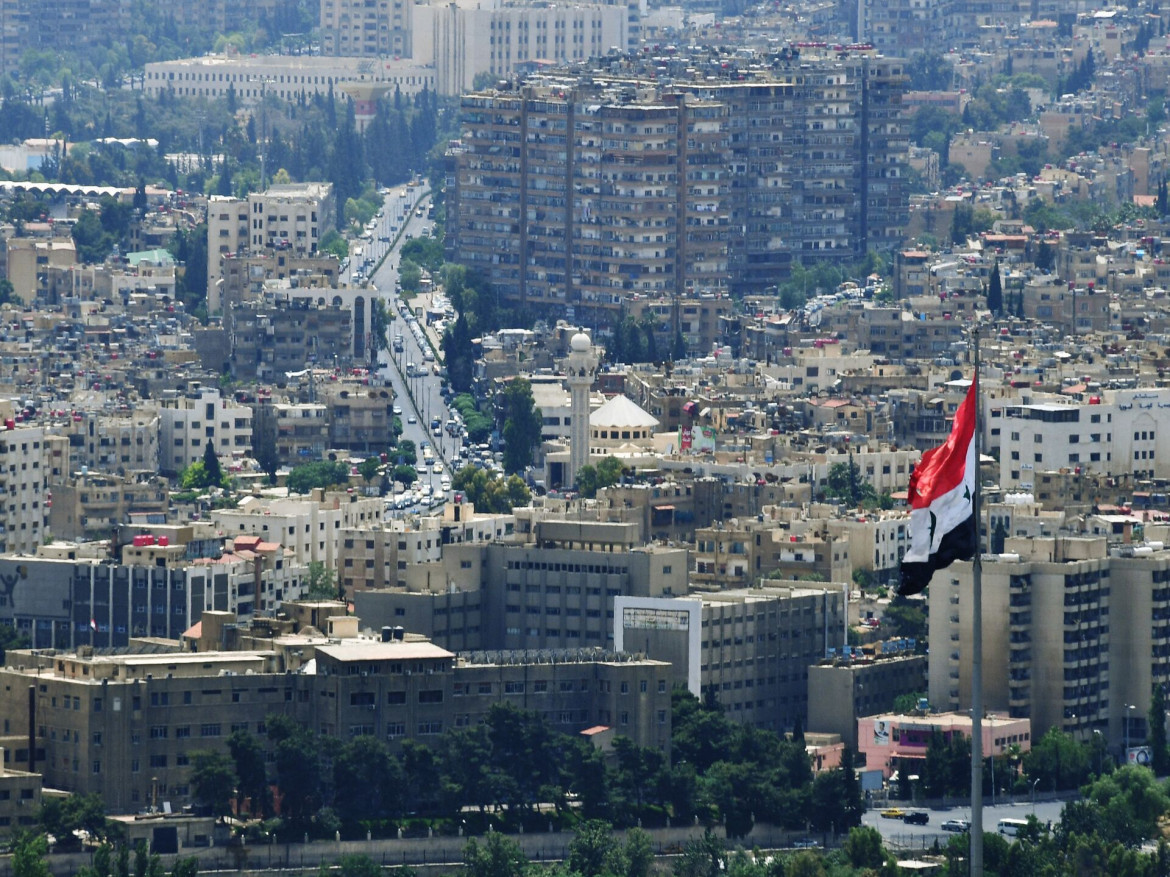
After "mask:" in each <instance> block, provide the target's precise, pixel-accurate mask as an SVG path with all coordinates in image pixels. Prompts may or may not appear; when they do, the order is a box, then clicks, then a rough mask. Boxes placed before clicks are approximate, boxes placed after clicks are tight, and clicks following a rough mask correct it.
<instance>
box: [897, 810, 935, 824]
mask: <svg viewBox="0 0 1170 877" xmlns="http://www.w3.org/2000/svg"><path fill="white" fill-rule="evenodd" d="M902 821H903V822H905V823H908V824H909V825H926V823H928V822H930V814H929V813H927V812H926V811H925V810H911V811H910V812H909V813H907V814H906V815H905V816H903V817H902Z"/></svg>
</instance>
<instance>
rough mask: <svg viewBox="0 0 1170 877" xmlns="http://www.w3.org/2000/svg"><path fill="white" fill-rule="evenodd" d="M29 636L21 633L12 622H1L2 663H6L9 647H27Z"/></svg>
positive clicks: (0, 654)
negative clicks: (5, 657) (5, 656)
mask: <svg viewBox="0 0 1170 877" xmlns="http://www.w3.org/2000/svg"><path fill="white" fill-rule="evenodd" d="M28 647H29V640H28V637H27V636H25V635H24V634H23V633H19V632H18V631H17V630H16V628H15V627H13V626H12V625H11V624H4V623H0V664H3V663H4V655H5V654H6V653H7V652H8V650H9V649H27V648H28Z"/></svg>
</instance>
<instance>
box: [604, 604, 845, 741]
mask: <svg viewBox="0 0 1170 877" xmlns="http://www.w3.org/2000/svg"><path fill="white" fill-rule="evenodd" d="M614 616H615V617H614V622H613V627H614V647H615V648H616V649H617V650H619V651H622V650H626V651H629V650H633V649H636V650H637V651H639V652H641V653H643V654H646V655H648V656H650V657H652V658H656V659H657V660H661V661H666V662H668V663H669V664H670V665H671V667H672V668H673V672H674V674H675V675H674V679H675V684H677V685H685V686H686V687H687V688H689V689H690V691H691V692H692V693H693V694H695V695H696V696H700V697H701V696H703V695H704V694H705V693H706V692H710V693H711V694H713V695H714V696H715V697H716V698H717V699H718V701H719V703H720V705H721V706H722V707H723V709H724V710H725V711H727V713H728V714H729V715H730V716H731V717H732V718H733V719H735V720H736V721H740V722H745V723H750V724H753V725H756V726H757V727H761V728H770V729H772V730H775V731H778V732H780V733H783V732H785V731H790V730H791V729H792V728H793V727H794V725H795V724H796V722H798V721H799V722H801V723H802V725H803V726H804V727H808V719H809V713H808V709H809V700H810V698H809V690H810V685H809V683H810V678H809V667H810V665H813V664H816V663H818V662H819V661H821V660H822V659H824V657H825V656H826V655H828V654H829V653H830V650H832V649H834V648H836V647H837V646H839V645H840V644H841V643H842V642H843V640H844V637H845V633H844V625H845V615H844V593H843V592H842V591H841V589H840V588H834V587H829V588H815V587H800V588H797V587H793V588H752V589H750V590H739V591H724V592H721V593H717V594H703V595H702V597H701V598H697V597H660V598H639V597H624V596H623V597H617V598H616V599H615V601H614ZM818 696H819V695H818Z"/></svg>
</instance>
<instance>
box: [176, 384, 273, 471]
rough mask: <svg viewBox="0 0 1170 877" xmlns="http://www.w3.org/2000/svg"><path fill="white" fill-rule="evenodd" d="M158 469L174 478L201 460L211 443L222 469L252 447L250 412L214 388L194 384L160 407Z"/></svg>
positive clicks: (249, 409) (244, 406)
mask: <svg viewBox="0 0 1170 877" xmlns="http://www.w3.org/2000/svg"><path fill="white" fill-rule="evenodd" d="M158 414H159V421H160V423H159V445H160V451H159V469H160V471H162V472H164V473H167V474H170V475H174V474H177V473H179V472H181V471H183V470H184V469H185V468H187V467H188V466H190V465H191V464H192V463H195V462H199V461H201V460H202V459H203V454H204V453H205V447H206V444H207V443H210V444H211V445H212V447H213V448H214V449H215V453H216V455H217V456H218V457H219V460H220V464H221V465H222V466H224V467H226V466H227V465H228V462H229V461H230V460H231V459H232V457H233V456H244V455H246V454H247V453H248V452H249V450H250V448H251V446H252V409H251V408H249V407H248V406H247V405H236V404H235V403H233V402H230V401H229V400H227V399H225V398H223V396H222V395H220V392H219V390H218V389H216V388H214V387H201V386H199V384H198V382H194V383H193V384H192V386H191V388H190V389H189V390H188V391H187V392H186V393H185V394H183V395H182V396H175V397H173V398H164V399H162V400H161V402H160V407H159V411H158Z"/></svg>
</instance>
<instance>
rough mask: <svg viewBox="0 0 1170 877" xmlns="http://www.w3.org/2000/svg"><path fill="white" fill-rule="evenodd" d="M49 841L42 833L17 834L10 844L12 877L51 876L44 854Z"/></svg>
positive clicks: (47, 850)
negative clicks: (13, 841)
mask: <svg viewBox="0 0 1170 877" xmlns="http://www.w3.org/2000/svg"><path fill="white" fill-rule="evenodd" d="M48 852H49V843H48V841H47V840H46V839H45V836H44V835H43V834H33V833H31V832H26V833H24V834H20V835H17V838H16V841H15V843H14V844H13V845H12V877H52V872H51V871H50V870H49V866H48V864H47V863H46V862H45V856H46V855H47V854H48Z"/></svg>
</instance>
